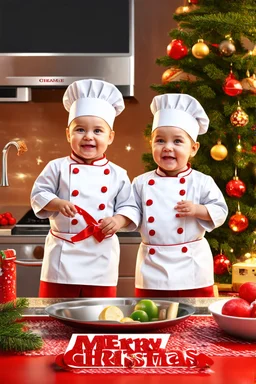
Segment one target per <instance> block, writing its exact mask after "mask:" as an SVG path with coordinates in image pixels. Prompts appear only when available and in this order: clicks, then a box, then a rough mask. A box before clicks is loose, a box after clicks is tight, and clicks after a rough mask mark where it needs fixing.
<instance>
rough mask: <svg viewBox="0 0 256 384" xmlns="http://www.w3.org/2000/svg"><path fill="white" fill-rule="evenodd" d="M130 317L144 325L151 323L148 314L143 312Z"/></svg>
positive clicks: (137, 312) (134, 313)
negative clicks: (147, 322)
mask: <svg viewBox="0 0 256 384" xmlns="http://www.w3.org/2000/svg"><path fill="white" fill-rule="evenodd" d="M130 317H131V318H132V319H133V320H137V321H141V322H142V323H144V322H145V321H149V318H148V315H147V313H146V312H145V311H141V310H137V311H134V312H133V313H132V314H131V316H130Z"/></svg>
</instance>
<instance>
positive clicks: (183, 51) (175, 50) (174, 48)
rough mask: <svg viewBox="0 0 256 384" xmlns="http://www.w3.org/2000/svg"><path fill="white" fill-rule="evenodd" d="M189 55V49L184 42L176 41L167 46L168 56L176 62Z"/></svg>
mask: <svg viewBox="0 0 256 384" xmlns="http://www.w3.org/2000/svg"><path fill="white" fill-rule="evenodd" d="M187 54H188V48H187V47H186V45H185V44H184V43H183V41H182V40H177V39H174V40H172V41H171V42H170V44H169V45H168V46H167V55H168V56H169V57H171V58H172V59H174V60H179V59H182V58H183V57H185V56H186V55H187Z"/></svg>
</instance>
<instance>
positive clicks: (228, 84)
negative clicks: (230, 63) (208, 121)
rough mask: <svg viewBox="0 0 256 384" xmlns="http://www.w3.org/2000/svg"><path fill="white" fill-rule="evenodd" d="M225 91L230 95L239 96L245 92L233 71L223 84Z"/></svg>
mask: <svg viewBox="0 0 256 384" xmlns="http://www.w3.org/2000/svg"><path fill="white" fill-rule="evenodd" d="M223 91H224V92H225V93H226V95H228V96H237V95H240V94H241V93H242V92H243V87H242V84H241V83H240V81H238V80H237V79H236V78H235V76H234V74H233V72H232V71H231V72H230V74H229V75H228V77H226V80H225V83H224V85H223Z"/></svg>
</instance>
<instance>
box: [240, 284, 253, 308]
mask: <svg viewBox="0 0 256 384" xmlns="http://www.w3.org/2000/svg"><path fill="white" fill-rule="evenodd" d="M239 297H241V299H244V300H246V301H248V303H251V302H252V301H254V300H256V283H253V282H250V281H247V282H246V283H243V284H242V285H241V286H240V288H239Z"/></svg>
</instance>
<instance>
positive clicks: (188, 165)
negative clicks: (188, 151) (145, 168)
mask: <svg viewBox="0 0 256 384" xmlns="http://www.w3.org/2000/svg"><path fill="white" fill-rule="evenodd" d="M155 172H156V174H157V175H158V176H160V177H178V178H181V177H185V176H188V175H189V174H190V173H191V172H192V168H191V164H190V163H188V164H187V168H186V169H185V170H184V171H182V172H179V173H177V175H175V176H168V175H166V173H165V172H164V171H163V170H162V169H160V168H159V167H158V168H157V169H156V171H155Z"/></svg>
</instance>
